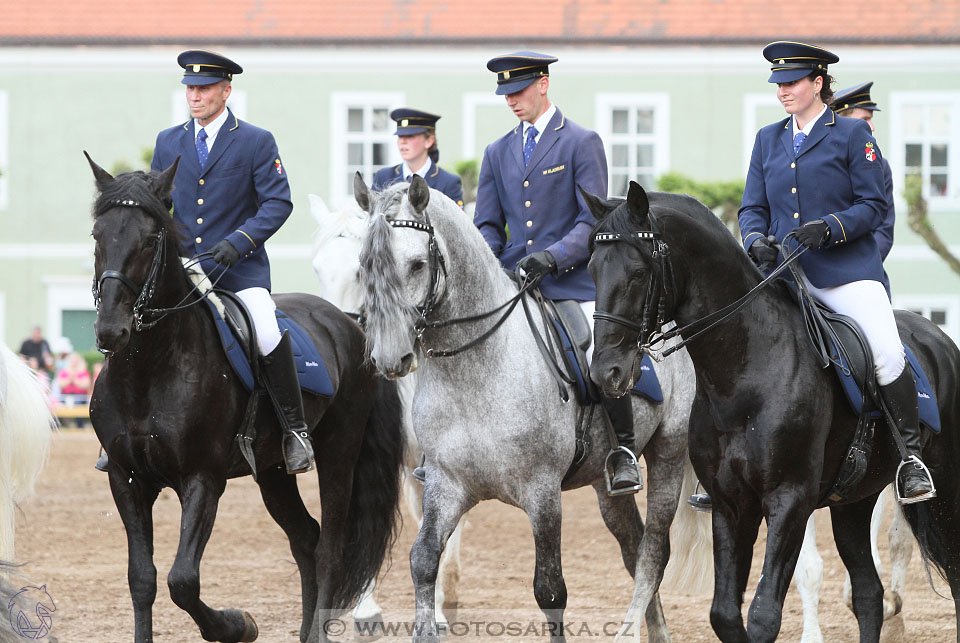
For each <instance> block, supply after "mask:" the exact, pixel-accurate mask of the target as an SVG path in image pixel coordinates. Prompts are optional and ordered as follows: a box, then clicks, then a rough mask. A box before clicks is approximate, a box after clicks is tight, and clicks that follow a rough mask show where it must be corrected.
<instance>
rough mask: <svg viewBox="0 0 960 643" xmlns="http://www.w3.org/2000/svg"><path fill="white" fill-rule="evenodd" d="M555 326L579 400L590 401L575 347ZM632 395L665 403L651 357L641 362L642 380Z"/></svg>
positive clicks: (557, 325)
mask: <svg viewBox="0 0 960 643" xmlns="http://www.w3.org/2000/svg"><path fill="white" fill-rule="evenodd" d="M554 326H555V327H556V328H557V331H558V332H559V333H560V339H561V340H562V342H563V355H564V358H565V359H566V362H567V366H568V367H569V368H570V372H572V373H573V375H574V376H575V377H576V380H577V389H578V393H579V395H580V397H579V399H580V400H589V399H590V398H591V396H590V394H589V393H588V392H587V385H586V381H585V380H584V377H583V373H582V372H581V371H580V365H579V363H578V362H577V359H576V357H575V356H574V351H573V345H572V344H571V343H570V338H569V337H567V334H566V332H564V330H563V327H562V326H561V325H560V324H558V323H557V322H556V321H554ZM591 388H595V387H591ZM631 393H633V394H634V395H642V396H643V397H645V398H647V399H648V400H650V401H651V402H653V403H654V404H662V403H663V391H662V390H661V389H660V380H659V379H657V372H656V371H655V370H654V369H653V360H652V359H650V356H649V355H646V354H644V356H643V359H642V360H640V379H638V380H637V383H636V384H635V385H634V387H633V389H632V390H631Z"/></svg>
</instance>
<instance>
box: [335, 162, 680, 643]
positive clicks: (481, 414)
mask: <svg viewBox="0 0 960 643" xmlns="http://www.w3.org/2000/svg"><path fill="white" fill-rule="evenodd" d="M354 193H355V195H356V198H357V202H358V203H359V204H360V206H361V208H363V209H364V210H365V211H366V212H367V213H368V214H369V216H370V223H369V225H370V228H369V231H368V233H367V236H366V238H365V239H364V242H363V251H362V253H361V256H360V277H361V282H362V284H363V287H364V302H363V310H364V315H365V319H366V329H367V341H368V347H369V352H370V357H371V359H372V360H374V361H375V363H376V365H377V368H378V369H379V370H380V371H381V372H382V373H384V374H385V375H387V376H388V377H391V378H396V377H403V376H405V375H407V374H409V373H411V372H413V371H414V370H415V369H417V368H418V367H419V370H418V371H417V375H418V380H417V387H416V392H415V394H414V399H413V407H412V414H413V422H414V429H415V431H416V434H417V438H418V440H419V443H420V445H421V447H422V448H423V450H424V452H425V453H426V456H427V481H426V485H425V488H424V494H423V524H422V526H421V528H420V534H419V536H418V537H417V540H416V542H415V543H414V546H413V550H412V551H411V553H410V564H411V570H412V575H413V582H414V587H415V594H416V627H415V636H414V641H436V640H437V637H438V630H437V627H436V622H435V615H434V586H435V582H436V578H437V568H438V562H439V559H440V555H441V552H442V551H443V548H444V544H445V543H446V541H447V538H448V536H449V535H450V533H451V532H452V531H453V530H454V528H455V527H456V525H457V523H458V521H459V520H460V517H461V516H462V515H463V514H464V513H465V512H466V511H468V510H469V509H470V508H471V507H473V506H474V505H475V504H477V503H478V502H479V501H481V500H488V499H496V500H500V501H502V502H504V503H506V504H509V505H513V506H516V507H519V508H520V509H522V510H523V511H524V512H526V514H527V515H528V517H529V519H530V523H531V526H532V528H533V536H534V541H535V546H536V572H535V575H534V595H535V596H536V599H537V603H538V605H539V606H540V609H541V610H542V611H543V613H544V614H545V616H546V620H547V622H548V623H549V626H550V627H549V629H550V631H551V640H552V641H555V642H557V641H564V640H565V639H564V636H563V612H564V608H565V607H566V601H567V591H566V586H565V584H564V580H563V574H562V570H561V563H560V523H561V506H560V492H561V490H562V489H574V488H577V487H581V486H585V485H592V486H593V487H594V489H595V491H596V494H597V500H598V503H599V505H600V512H601V514H602V516H603V519H604V522H605V523H606V525H607V528H608V529H609V530H610V531H611V532H612V533H613V534H614V536H616V538H617V540H618V541H619V543H620V550H621V554H622V556H623V562H624V565H625V566H626V568H627V570H628V571H629V572H630V573H631V575H633V577H634V594H633V600H632V602H631V604H630V609H629V611H628V613H627V616H626V619H625V622H628V623H630V622H632V623H633V624H634V631H635V632H637V633H638V632H639V623H640V621H641V620H642V618H641V616H642V615H645V619H646V623H647V628H648V636H649V639H650V640H651V641H661V642H662V641H669V640H670V636H669V633H668V630H667V628H666V623H665V622H664V618H663V611H662V608H661V606H660V600H659V595H658V593H657V591H658V586H659V584H660V580H661V578H662V575H663V569H664V566H665V565H666V563H667V558H668V555H669V553H670V543H669V540H668V533H669V530H670V525H671V523H672V521H673V519H674V515H675V514H676V512H677V502H678V499H679V497H680V491H681V482H682V480H683V478H684V469H685V464H686V462H687V423H688V418H689V412H690V405H691V402H692V399H693V395H694V376H693V370H692V366H691V363H690V361H689V360H688V359H687V358H686V356H685V354H681V355H680V356H679V359H677V360H671V362H670V363H667V364H664V365H663V366H662V368H660V369H659V373H658V374H659V376H660V384H661V386H662V388H663V392H664V399H665V402H664V403H663V404H661V405H654V404H651V403H649V402H647V401H645V400H641V399H638V398H634V419H635V421H636V445H635V446H636V449H635V450H636V452H637V453H642V454H643V455H644V458H645V460H646V463H647V488H646V490H647V525H646V529H644V526H643V522H642V521H641V518H640V514H639V512H638V511H637V505H636V502H635V500H634V499H633V498H632V497H630V496H616V497H611V496H608V495H607V493H606V488H605V485H604V482H603V476H602V475H601V471H602V467H603V462H604V458H605V457H606V454H607V452H608V451H609V449H610V440H609V437H608V433H607V430H606V429H605V427H604V425H603V424H602V423H601V422H600V421H599V417H598V415H599V414H595V415H594V416H593V422H591V423H590V425H589V426H588V428H587V438H588V440H589V442H590V444H592V449H590V451H589V453H588V454H587V456H586V459H585V461H584V463H583V466H582V467H581V468H580V469H579V470H578V471H577V472H576V473H575V474H574V475H573V476H572V477H571V478H570V479H569V480H566V481H564V474H565V473H566V471H567V469H568V467H569V466H570V463H571V461H572V460H573V457H574V449H575V426H576V417H577V412H578V407H577V404H575V403H564V402H563V401H562V400H561V399H560V397H559V395H558V390H557V385H556V383H555V381H554V380H553V378H552V377H551V376H550V375H549V373H548V372H547V370H546V367H545V365H544V361H543V357H542V356H541V354H540V352H539V350H538V349H537V346H536V343H535V340H534V337H533V335H532V333H531V330H530V328H529V326H528V324H527V321H526V318H525V316H524V314H523V313H522V312H521V311H519V310H516V309H514V311H513V312H512V313H511V314H510V315H509V316H508V317H507V318H506V319H505V321H504V323H503V324H502V326H500V327H499V328H498V329H497V330H496V332H495V333H493V334H492V335H491V336H490V337H488V338H487V339H486V340H485V341H483V342H481V343H479V344H477V345H475V346H474V347H473V348H471V349H470V350H467V351H465V352H462V353H460V354H457V355H455V356H451V357H438V358H434V359H424V355H425V353H424V349H426V348H433V349H436V350H444V349H454V348H456V347H460V346H462V345H464V344H466V343H468V342H470V341H472V340H474V339H476V338H477V337H478V336H480V335H481V334H483V333H484V332H485V331H487V330H489V329H490V328H491V326H492V325H493V323H494V321H495V319H496V316H494V318H492V319H490V318H488V319H485V320H481V321H479V322H470V323H465V324H451V325H448V326H445V327H442V328H435V327H428V328H425V329H423V330H422V332H420V333H418V332H417V331H416V330H415V329H414V324H415V322H416V321H417V318H418V307H419V306H423V305H424V303H427V306H426V307H427V308H428V309H430V310H429V315H428V316H429V317H430V318H431V319H430V320H428V321H433V320H451V319H453V318H459V317H464V316H469V315H476V314H478V313H482V312H485V311H489V310H491V309H493V308H496V307H497V306H500V305H501V304H502V303H504V302H505V301H507V300H509V299H510V298H512V297H514V296H516V295H517V286H516V285H515V284H514V282H513V281H511V279H510V278H509V277H508V276H507V274H506V273H505V272H504V271H503V269H502V268H501V267H500V263H499V261H498V260H497V259H496V257H494V255H493V253H492V252H491V251H490V248H489V247H488V246H487V244H486V242H485V241H484V240H483V237H482V236H481V235H480V233H479V232H478V231H477V230H476V228H474V226H473V223H472V222H471V220H470V218H469V217H468V216H465V215H464V213H463V211H462V210H460V208H459V207H457V206H456V204H454V203H453V202H452V201H450V200H449V199H447V198H446V197H444V196H443V195H442V194H441V193H440V192H437V191H435V190H430V189H429V188H428V186H427V184H426V182H425V181H423V180H422V179H420V178H419V177H414V178H413V181H412V182H411V183H410V184H409V185H408V184H406V183H402V184H398V185H395V186H391V187H389V188H387V189H386V190H384V191H383V192H382V193H373V192H371V191H370V190H369V189H368V188H367V186H366V185H365V184H364V182H363V180H362V178H361V177H360V176H359V174H358V175H357V177H356V179H355V181H354ZM428 217H429V222H428V219H427V218H428ZM398 222H399V225H396V224H397V223H398ZM431 247H435V248H436V254H435V255H433V256H431V252H430V248H431ZM441 264H442V268H440V265H441ZM428 300H429V301H428ZM538 326H539V318H538ZM680 516H681V519H687V520H696V516H694V515H693V512H689V511H682V512H681V513H680ZM677 545H678V544H677V543H675V546H677ZM677 549H678V551H679V552H684V551H693V550H694V549H699V548H693V547H691V548H685V547H684V546H683V545H679V546H677ZM691 564H692V565H697V563H691ZM637 635H639V634H637Z"/></svg>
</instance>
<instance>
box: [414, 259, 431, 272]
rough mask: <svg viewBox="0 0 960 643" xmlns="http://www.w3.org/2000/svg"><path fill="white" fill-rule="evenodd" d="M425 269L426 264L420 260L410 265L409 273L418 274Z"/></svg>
mask: <svg viewBox="0 0 960 643" xmlns="http://www.w3.org/2000/svg"><path fill="white" fill-rule="evenodd" d="M426 267H427V262H426V261H424V260H422V259H418V260H416V261H414V262H412V263H411V264H410V272H420V271H421V270H423V269H424V268H426Z"/></svg>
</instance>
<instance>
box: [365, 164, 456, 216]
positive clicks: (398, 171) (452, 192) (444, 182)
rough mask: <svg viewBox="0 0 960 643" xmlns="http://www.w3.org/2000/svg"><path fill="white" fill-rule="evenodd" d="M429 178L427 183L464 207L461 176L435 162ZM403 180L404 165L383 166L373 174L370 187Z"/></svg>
mask: <svg viewBox="0 0 960 643" xmlns="http://www.w3.org/2000/svg"><path fill="white" fill-rule="evenodd" d="M424 178H425V179H426V180H427V185H429V186H430V187H432V188H433V189H434V190H439V191H440V192H443V193H444V194H446V195H447V196H448V197H450V199H451V200H453V202H454V203H456V204H457V205H459V206H460V207H461V208H462V207H463V187H462V186H461V184H460V177H459V176H457V175H456V174H453V173H451V172H447V171H446V170H444V169H443V168H441V167H440V166H439V165H437V164H436V163H434V164H433V167H432V168H430V171H429V172H427V176H425V177H424ZM402 180H403V165H402V164H401V165H394V166H393V167H382V168H380V169H379V170H377V173H376V174H374V175H373V185H372V186H371V187H370V189H371V190H382V189H383V188H385V187H387V186H388V185H393V184H394V183H399V182H400V181H402Z"/></svg>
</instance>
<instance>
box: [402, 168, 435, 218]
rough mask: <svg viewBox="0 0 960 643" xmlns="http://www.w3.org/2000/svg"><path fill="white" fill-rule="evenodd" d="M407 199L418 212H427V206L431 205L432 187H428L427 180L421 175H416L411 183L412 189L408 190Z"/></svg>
mask: <svg viewBox="0 0 960 643" xmlns="http://www.w3.org/2000/svg"><path fill="white" fill-rule="evenodd" d="M407 198H408V199H410V205H412V206H413V209H414V210H416V211H417V212H423V211H424V210H426V209H427V204H428V203H430V186H429V185H427V181H426V179H424V178H423V177H422V176H420V175H419V174H414V175H413V180H412V181H410V189H409V190H407Z"/></svg>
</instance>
